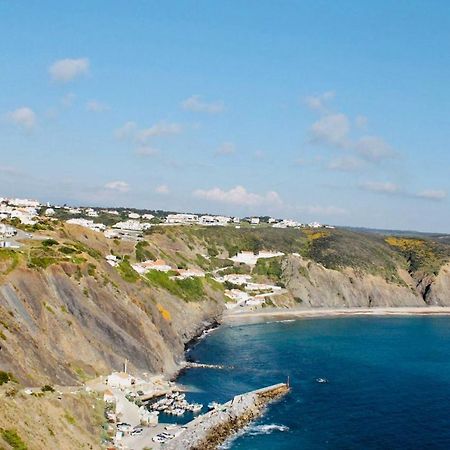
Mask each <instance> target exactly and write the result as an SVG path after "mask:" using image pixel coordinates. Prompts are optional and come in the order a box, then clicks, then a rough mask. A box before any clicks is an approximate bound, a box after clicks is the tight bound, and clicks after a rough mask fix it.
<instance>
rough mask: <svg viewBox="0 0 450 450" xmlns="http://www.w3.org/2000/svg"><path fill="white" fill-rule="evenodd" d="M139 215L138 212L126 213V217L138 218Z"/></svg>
mask: <svg viewBox="0 0 450 450" xmlns="http://www.w3.org/2000/svg"><path fill="white" fill-rule="evenodd" d="M140 217H141V215H140V214H138V213H134V212H130V213H129V214H128V218H129V219H139V218H140Z"/></svg>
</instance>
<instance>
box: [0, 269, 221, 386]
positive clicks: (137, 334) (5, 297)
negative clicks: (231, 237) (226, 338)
mask: <svg viewBox="0 0 450 450" xmlns="http://www.w3.org/2000/svg"><path fill="white" fill-rule="evenodd" d="M71 269H72V268H71V267H70V266H69V265H66V266H64V265H54V266H50V267H49V268H48V269H46V270H39V271H37V270H30V269H26V268H21V269H19V270H15V271H14V272H12V273H11V274H10V275H9V276H8V277H7V278H6V280H4V282H3V283H2V284H1V285H0V316H1V317H2V330H4V331H2V333H3V339H2V340H0V346H1V349H0V362H1V368H2V370H6V371H10V372H12V373H14V374H15V376H16V377H17V378H18V379H20V380H22V381H23V382H26V383H27V384H42V383H47V382H49V383H50V382H51V383H57V384H69V385H70V384H72V385H73V384H77V383H78V382H80V381H82V380H83V379H85V378H91V377H94V376H96V375H98V374H104V373H108V372H110V371H111V370H113V369H116V370H117V369H120V368H122V366H123V363H124V361H125V359H128V361H129V367H130V369H131V370H136V371H151V372H155V373H166V374H171V373H174V372H175V371H176V370H177V369H178V363H179V362H180V361H181V360H182V359H183V354H184V344H185V342H187V341H188V340H189V339H191V338H192V337H193V336H195V335H196V334H197V333H198V332H199V331H201V330H202V329H203V327H204V326H205V324H206V323H209V321H211V320H213V319H214V318H215V317H217V316H218V315H220V313H221V311H222V304H221V303H220V302H219V300H218V299H217V298H215V297H214V295H215V293H214V292H210V293H209V295H208V296H207V298H205V300H204V301H200V302H191V303H189V302H184V301H183V300H181V299H179V298H177V297H174V296H172V295H170V294H169V293H168V292H166V291H162V290H159V289H154V288H151V287H149V286H148V285H147V284H145V283H144V282H141V281H138V282H137V283H135V284H131V283H127V282H125V281H123V280H122V279H121V278H120V276H119V275H118V274H117V272H116V271H115V269H112V268H111V267H110V266H108V265H107V264H103V263H101V267H98V268H97V273H96V275H95V278H94V277H93V276H89V275H88V274H83V276H82V277H81V278H79V279H77V278H75V277H74V276H73V275H71ZM106 280H109V281H106Z"/></svg>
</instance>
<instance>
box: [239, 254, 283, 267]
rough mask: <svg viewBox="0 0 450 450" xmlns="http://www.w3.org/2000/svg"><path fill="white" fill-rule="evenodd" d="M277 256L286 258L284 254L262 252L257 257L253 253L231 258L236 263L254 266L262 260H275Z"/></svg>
mask: <svg viewBox="0 0 450 450" xmlns="http://www.w3.org/2000/svg"><path fill="white" fill-rule="evenodd" d="M277 256H284V253H283V252H268V251H261V252H259V253H258V254H257V255H255V254H254V253H253V252H240V253H238V254H237V255H236V256H233V257H232V258H230V259H231V260H232V261H234V262H238V263H244V264H248V265H249V266H254V265H255V264H256V263H257V262H258V259H260V258H275V257H277Z"/></svg>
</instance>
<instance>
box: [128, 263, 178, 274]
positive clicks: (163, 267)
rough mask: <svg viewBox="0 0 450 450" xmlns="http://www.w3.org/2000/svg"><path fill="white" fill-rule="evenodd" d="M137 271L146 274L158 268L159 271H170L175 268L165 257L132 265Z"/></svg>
mask: <svg viewBox="0 0 450 450" xmlns="http://www.w3.org/2000/svg"><path fill="white" fill-rule="evenodd" d="M131 267H132V268H133V269H134V270H135V271H136V272H137V273H140V274H144V273H147V272H148V271H149V270H158V271H159V272H169V271H170V270H173V269H172V267H170V266H169V265H168V264H167V263H166V262H165V261H164V260H163V259H157V260H156V261H152V260H147V261H144V262H141V263H136V264H133V265H132V266H131Z"/></svg>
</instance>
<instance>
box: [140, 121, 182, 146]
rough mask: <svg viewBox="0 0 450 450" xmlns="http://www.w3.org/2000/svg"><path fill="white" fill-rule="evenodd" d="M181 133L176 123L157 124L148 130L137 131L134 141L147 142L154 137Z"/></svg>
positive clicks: (179, 126)
mask: <svg viewBox="0 0 450 450" xmlns="http://www.w3.org/2000/svg"><path fill="white" fill-rule="evenodd" d="M179 133H181V125H180V124H178V123H166V122H159V123H156V124H155V125H152V126H151V127H149V128H144V129H142V130H139V131H138V132H137V134H136V139H137V140H138V141H140V142H147V141H148V140H149V139H150V138H152V137H155V136H169V135H173V134H179Z"/></svg>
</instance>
